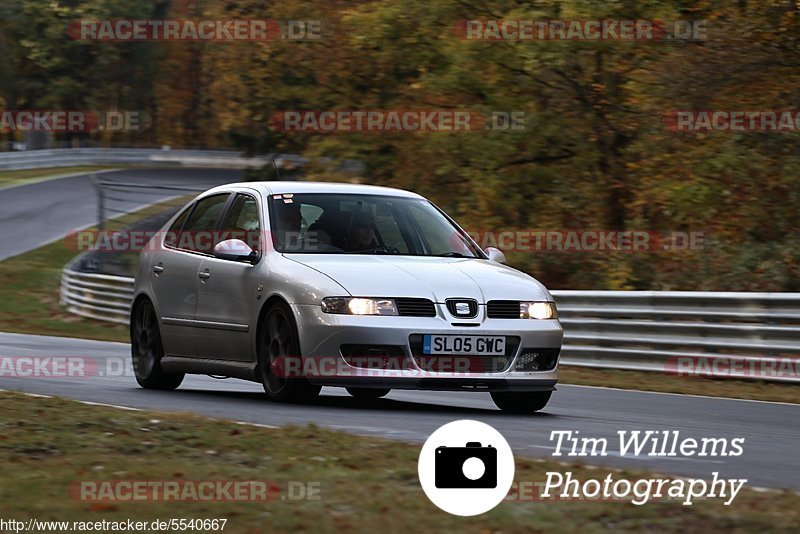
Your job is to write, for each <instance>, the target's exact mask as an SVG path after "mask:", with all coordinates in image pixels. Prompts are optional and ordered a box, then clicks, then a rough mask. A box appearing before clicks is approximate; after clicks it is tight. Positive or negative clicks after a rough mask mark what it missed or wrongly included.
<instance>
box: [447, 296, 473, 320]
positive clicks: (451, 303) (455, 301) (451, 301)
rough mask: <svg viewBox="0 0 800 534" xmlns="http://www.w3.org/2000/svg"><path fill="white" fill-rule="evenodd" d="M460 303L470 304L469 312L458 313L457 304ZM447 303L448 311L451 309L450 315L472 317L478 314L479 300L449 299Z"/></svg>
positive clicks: (462, 317) (463, 317) (460, 317)
mask: <svg viewBox="0 0 800 534" xmlns="http://www.w3.org/2000/svg"><path fill="white" fill-rule="evenodd" d="M458 303H465V304H467V305H468V306H469V312H468V313H467V314H465V315H459V314H458V313H456V304H458ZM445 304H446V305H447V311H449V312H450V315H452V316H453V317H457V318H459V319H472V318H474V317H477V315H478V301H476V300H475V299H447V300H446V301H445Z"/></svg>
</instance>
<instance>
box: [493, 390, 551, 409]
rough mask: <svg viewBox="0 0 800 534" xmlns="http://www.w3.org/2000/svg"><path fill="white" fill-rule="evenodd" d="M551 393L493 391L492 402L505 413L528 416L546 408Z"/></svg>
mask: <svg viewBox="0 0 800 534" xmlns="http://www.w3.org/2000/svg"><path fill="white" fill-rule="evenodd" d="M552 394H553V392H552V391H532V392H527V391H525V392H519V393H511V392H505V391H493V392H492V394H491V395H492V400H493V401H494V403H495V405H496V406H497V407H498V408H500V409H501V410H503V411H504V412H507V413H518V414H530V413H534V412H538V411H539V410H542V409H543V408H544V407H545V406H547V402H548V401H549V400H550V395H552Z"/></svg>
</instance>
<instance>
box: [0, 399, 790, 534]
mask: <svg viewBox="0 0 800 534" xmlns="http://www.w3.org/2000/svg"><path fill="white" fill-rule="evenodd" d="M142 394H143V395H144V394H145V393H144V392H143V393H142ZM0 403H2V405H3V408H4V409H3V410H2V412H0V436H1V437H0V463H2V465H3V469H2V470H0V517H3V518H16V519H18V520H27V519H28V518H37V519H40V520H69V521H73V520H76V521H99V520H102V519H107V520H122V519H127V518H131V519H134V520H142V521H152V520H154V519H156V518H159V519H169V518H227V519H228V524H227V526H226V529H225V532H266V531H273V530H275V531H293V532H294V531H298V532H331V531H334V530H344V531H359V532H360V531H387V529H390V530H391V531H397V532H405V531H412V532H439V531H442V530H458V531H459V532H500V531H502V532H531V531H533V532H544V531H550V532H574V531H584V532H598V531H601V530H606V529H614V530H622V531H650V530H652V531H661V532H687V531H691V532H703V531H711V532H714V531H733V532H755V531H759V530H763V531H780V530H784V531H786V532H789V531H792V530H794V529H796V527H797V524H798V521H800V497H798V495H797V494H795V493H793V492H774V493H757V492H754V491H750V490H747V489H745V490H742V492H741V493H740V494H739V496H738V497H737V498H736V500H735V501H734V502H733V504H732V505H731V506H728V507H726V506H723V505H722V504H721V502H719V501H718V500H716V499H713V500H708V501H698V502H696V503H695V504H694V505H692V506H682V505H681V504H680V503H678V502H653V503H649V504H646V505H644V506H634V505H632V504H630V503H627V502H530V501H524V502H523V501H509V502H504V503H501V504H500V505H499V506H498V507H497V508H495V509H494V510H492V511H490V512H488V513H487V514H484V515H482V516H478V517H472V518H459V517H454V516H450V515H448V514H446V513H445V512H443V511H440V510H439V509H438V508H436V507H435V506H434V505H433V504H431V503H430V502H429V501H428V500H427V498H426V497H425V495H424V493H423V492H422V489H421V488H420V486H419V483H418V478H417V458H418V455H419V450H420V449H419V446H418V445H412V444H406V443H401V442H394V441H388V440H380V439H374V438H366V437H355V436H351V435H348V434H345V433H340V432H333V431H328V430H323V429H321V428H318V427H316V426H305V427H298V426H289V427H283V428H278V429H266V428H258V427H253V426H242V425H238V424H235V423H232V422H225V421H220V420H212V419H208V418H204V417H197V416H190V415H171V414H163V413H147V412H131V411H123V410H118V409H112V408H106V407H100V406H87V405H83V404H78V403H76V402H74V401H66V400H61V399H51V398H32V397H29V396H24V395H21V394H18V393H0ZM264 409H265V410H268V409H269V401H267V400H264ZM548 471H559V472H562V473H563V472H565V471H572V472H573V475H574V476H575V477H576V478H578V479H588V478H595V479H596V478H602V477H604V476H605V475H606V474H608V472H607V471H606V470H604V469H602V468H598V469H587V468H586V467H583V466H580V465H571V466H567V465H563V464H559V463H557V462H553V461H550V460H546V461H545V460H533V459H526V458H516V477H515V478H516V480H517V481H543V480H545V479H546V473H547V472H548ZM614 476H615V478H621V477H625V478H628V479H630V480H635V479H638V478H642V477H646V476H649V475H647V474H646V473H643V472H617V473H615V474H614ZM80 480H270V481H275V482H276V483H278V486H279V487H285V486H286V484H288V482H289V481H298V482H305V483H307V482H311V483H318V484H319V488H320V499H319V500H309V501H297V502H288V501H283V500H280V499H278V500H273V501H270V502H218V503H215V502H177V503H176V502H173V503H159V502H102V503H91V502H86V501H80V500H77V499H75V498H71V497H68V496H67V488H68V487H69V485H70V484H71V483H74V482H76V481H80Z"/></svg>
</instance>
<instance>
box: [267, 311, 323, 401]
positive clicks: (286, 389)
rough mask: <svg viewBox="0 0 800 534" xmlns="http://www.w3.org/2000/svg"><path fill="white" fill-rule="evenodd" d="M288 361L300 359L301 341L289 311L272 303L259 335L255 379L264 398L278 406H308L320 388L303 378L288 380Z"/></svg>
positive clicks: (290, 378)
mask: <svg viewBox="0 0 800 534" xmlns="http://www.w3.org/2000/svg"><path fill="white" fill-rule="evenodd" d="M288 358H302V355H301V354H300V339H299V336H298V335H297V325H296V324H295V321H294V315H293V314H292V310H291V309H290V308H289V306H287V305H286V304H284V303H283V302H277V303H275V304H274V305H273V306H272V307H271V308H270V310H269V311H268V312H267V314H266V316H264V320H263V322H262V323H261V326H260V328H259V334H258V376H259V378H260V380H261V385H263V386H264V391H265V392H266V394H267V396H268V397H269V398H270V399H272V400H274V401H278V402H308V401H311V400H313V399H315V398H316V397H317V395H319V392H320V390H321V389H322V387H321V386H314V385H312V384H309V383H308V381H307V380H306V379H305V378H303V377H287V376H286V372H285V371H283V372H282V370H286V369H290V368H293V367H290V366H288V365H287V359H288Z"/></svg>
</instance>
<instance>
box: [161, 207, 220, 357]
mask: <svg viewBox="0 0 800 534" xmlns="http://www.w3.org/2000/svg"><path fill="white" fill-rule="evenodd" d="M229 196H230V194H229V193H225V194H217V195H211V196H208V197H205V198H202V199H200V200H198V201H197V202H195V203H194V204H193V205H192V206H190V207H189V208H188V209H187V210H186V211H185V212H184V213H182V214H181V215H180V216H179V217H178V219H176V220H175V223H173V225H172V226H171V227H170V230H169V231H168V232H167V234H166V235H165V236H164V246H163V247H162V248H161V250H159V251H156V252H155V253H154V257H153V261H152V263H151V270H152V271H151V277H152V278H151V281H152V288H153V292H154V295H155V297H156V302H157V305H158V312H159V315H160V319H161V329H162V336H161V337H162V340H163V343H164V352H165V354H167V355H169V356H183V357H192V356H196V355H197V347H196V341H197V336H198V332H199V331H200V328H199V327H198V325H197V323H196V317H197V287H198V285H200V280H199V278H198V273H199V272H200V265H201V263H202V261H203V258H204V257H205V255H206V254H207V253H208V250H209V247H208V244H207V242H208V241H209V237H208V236H206V235H204V232H206V231H209V232H210V231H213V229H214V226H215V225H216V223H217V220H218V219H219V216H220V215H221V213H222V211H223V208H224V206H225V203H226V202H227V200H228V197H229Z"/></svg>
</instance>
